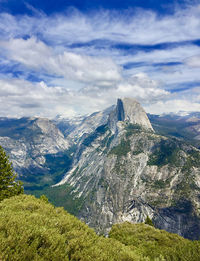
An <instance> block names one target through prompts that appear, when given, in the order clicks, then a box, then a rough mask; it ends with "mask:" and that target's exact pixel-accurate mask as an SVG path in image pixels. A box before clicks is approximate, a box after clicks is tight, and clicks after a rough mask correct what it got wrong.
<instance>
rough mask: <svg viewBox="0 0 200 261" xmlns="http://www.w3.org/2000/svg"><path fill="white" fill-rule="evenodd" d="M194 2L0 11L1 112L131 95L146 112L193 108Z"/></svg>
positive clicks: (46, 110) (106, 102) (199, 46)
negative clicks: (166, 7) (160, 9)
mask: <svg viewBox="0 0 200 261" xmlns="http://www.w3.org/2000/svg"><path fill="white" fill-rule="evenodd" d="M199 17H200V5H198V4H196V5H194V6H192V5H188V7H187V8H185V9H177V10H176V11H175V12H174V13H173V14H170V15H169V14H168V15H163V16H161V15H160V16H158V15H157V14H156V13H155V12H153V11H150V10H148V11H147V10H143V9H137V10H126V11H123V12H122V13H119V12H118V11H108V10H107V11H106V10H99V11H98V12H94V13H89V14H83V13H80V12H79V11H77V10H75V9H73V8H70V9H68V10H67V11H65V12H64V13H62V14H54V15H51V16H47V15H45V14H44V13H42V12H40V11H38V12H37V10H34V15H32V16H28V15H18V16H13V15H11V14H8V13H0V39H1V40H0V53H1V54H0V108H1V116H29V115H33V116H34V115H38V116H45V117H54V116H56V114H61V115H63V116H66V117H69V116H73V115H75V114H77V113H78V114H80V113H82V114H83V113H90V112H91V113H92V112H93V111H95V110H100V109H103V108H105V107H106V106H110V105H112V104H113V103H115V101H116V99H117V98H118V97H125V96H129V97H135V98H136V99H138V100H139V101H140V102H141V103H142V104H143V105H144V106H145V108H146V109H147V111H149V112H156V113H163V112H170V111H178V110H187V111H189V110H199V111H200V107H199V104H200V95H199V92H198V89H199V86H200V84H199V83H200V75H199V66H200V63H199V60H200V58H199V57H200V34H199V28H200V20H199Z"/></svg>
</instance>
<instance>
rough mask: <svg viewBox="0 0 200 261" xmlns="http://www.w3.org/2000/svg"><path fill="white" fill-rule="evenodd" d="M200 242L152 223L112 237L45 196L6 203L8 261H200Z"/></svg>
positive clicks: (2, 219)
mask: <svg viewBox="0 0 200 261" xmlns="http://www.w3.org/2000/svg"><path fill="white" fill-rule="evenodd" d="M199 256H200V243H199V242H197V241H196V242H192V241H190V240H187V239H184V238H182V237H180V236H178V235H175V234H171V233H168V232H166V231H163V230H158V229H155V228H154V227H152V226H149V225H146V224H130V223H124V224H120V225H114V226H113V228H112V230H111V231H110V235H109V238H105V237H102V236H98V235H97V234H96V233H95V232H94V231H93V230H92V229H91V228H89V227H88V226H87V225H85V224H84V223H82V222H81V221H79V220H78V219H77V218H75V217H74V216H72V215H70V214H68V213H67V212H66V211H65V210H64V209H63V208H55V207H54V206H53V205H51V204H50V203H48V201H47V200H46V199H45V197H42V198H41V199H37V198H35V197H34V196H29V195H19V196H13V197H11V198H9V199H4V200H3V201H2V202H1V203H0V258H2V260H5V261H7V260H9V261H10V260H13V261H15V260H20V261H29V260H30V261H34V260H45V261H46V260H47V261H48V260H51V261H54V260H55V261H56V260H58V261H61V260H77V261H78V260H79V261H81V260H82V261H87V260H88V261H90V260H91V261H92V260H97V261H98V260H101V261H104V260H105V261H112V260H116V261H120V260H122V261H131V260H133V261H137V260H146V261H148V260H155V261H159V260H161V261H162V260H191V261H193V260H194V261H195V260H199Z"/></svg>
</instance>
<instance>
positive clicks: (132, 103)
mask: <svg viewBox="0 0 200 261" xmlns="http://www.w3.org/2000/svg"><path fill="white" fill-rule="evenodd" d="M118 121H123V122H128V123H130V124H138V125H140V126H142V127H143V128H145V129H149V130H152V131H153V128H152V126H151V123H150V121H149V119H148V117H147V115H146V113H145V111H144V109H143V108H142V107H141V105H140V104H139V102H137V101H136V100H135V99H131V98H123V99H118V100H117V106H116V109H115V110H114V111H112V112H111V114H110V117H109V125H110V128H111V129H112V130H113V131H116V124H117V122H118Z"/></svg>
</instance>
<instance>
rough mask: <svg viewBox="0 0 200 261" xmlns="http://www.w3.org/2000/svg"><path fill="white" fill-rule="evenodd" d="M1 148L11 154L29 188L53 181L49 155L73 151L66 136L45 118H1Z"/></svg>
mask: <svg viewBox="0 0 200 261" xmlns="http://www.w3.org/2000/svg"><path fill="white" fill-rule="evenodd" d="M0 145H1V146H2V147H3V148H4V149H5V150H6V151H7V153H8V154H9V157H10V160H11V161H12V163H13V167H14V169H15V171H17V173H18V175H19V176H20V179H22V180H23V182H24V184H25V186H26V185H27V184H28V183H30V186H33V183H35V184H37V185H38V186H39V183H40V181H41V180H44V181H45V180H46V181H47V180H48V181H50V180H51V177H50V176H51V175H50V176H48V175H49V166H48V164H47V158H46V157H47V155H57V154H60V153H62V152H63V151H65V150H67V149H68V148H69V143H68V141H67V140H66V139H65V138H64V135H63V134H62V133H61V132H60V131H59V129H58V128H57V127H56V126H55V125H54V124H53V123H52V122H51V121H50V120H48V119H45V118H22V119H7V118H1V119H0ZM58 168H59V166H58ZM46 181H45V182H44V183H46ZM27 182H28V183H27ZM47 183H48V182H47ZM50 183H51V182H50Z"/></svg>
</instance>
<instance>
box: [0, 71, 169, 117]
mask: <svg viewBox="0 0 200 261" xmlns="http://www.w3.org/2000/svg"><path fill="white" fill-rule="evenodd" d="M145 82H146V83H147V84H146V85H143V84H144V83H145ZM167 95H168V93H167V92H166V91H164V90H162V89H159V88H158V85H157V83H156V82H154V81H151V80H150V79H149V78H148V76H147V75H142V74H141V75H136V76H134V77H133V78H132V79H130V80H129V81H128V82H125V81H123V82H121V83H120V84H118V85H116V86H112V87H109V88H108V87H102V86H88V87H85V88H83V89H81V90H79V91H72V90H67V89H66V88H63V87H50V86H47V85H46V84H45V83H44V82H40V83H35V84H33V83H30V82H28V81H25V80H19V79H11V80H5V79H4V80H0V110H1V116H12V117H14V116H16V117H20V116H36V115H37V116H42V117H55V116H56V115H57V114H60V115H63V116H65V117H72V116H74V115H75V114H77V113H78V114H87V113H92V112H94V111H97V110H102V109H104V108H106V107H108V106H110V105H112V104H115V103H116V100H117V98H118V97H127V96H128V97H135V98H137V99H138V100H139V101H141V102H143V103H144V102H145V103H146V102H151V103H152V102H155V101H156V100H158V99H160V98H161V97H163V96H167Z"/></svg>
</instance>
